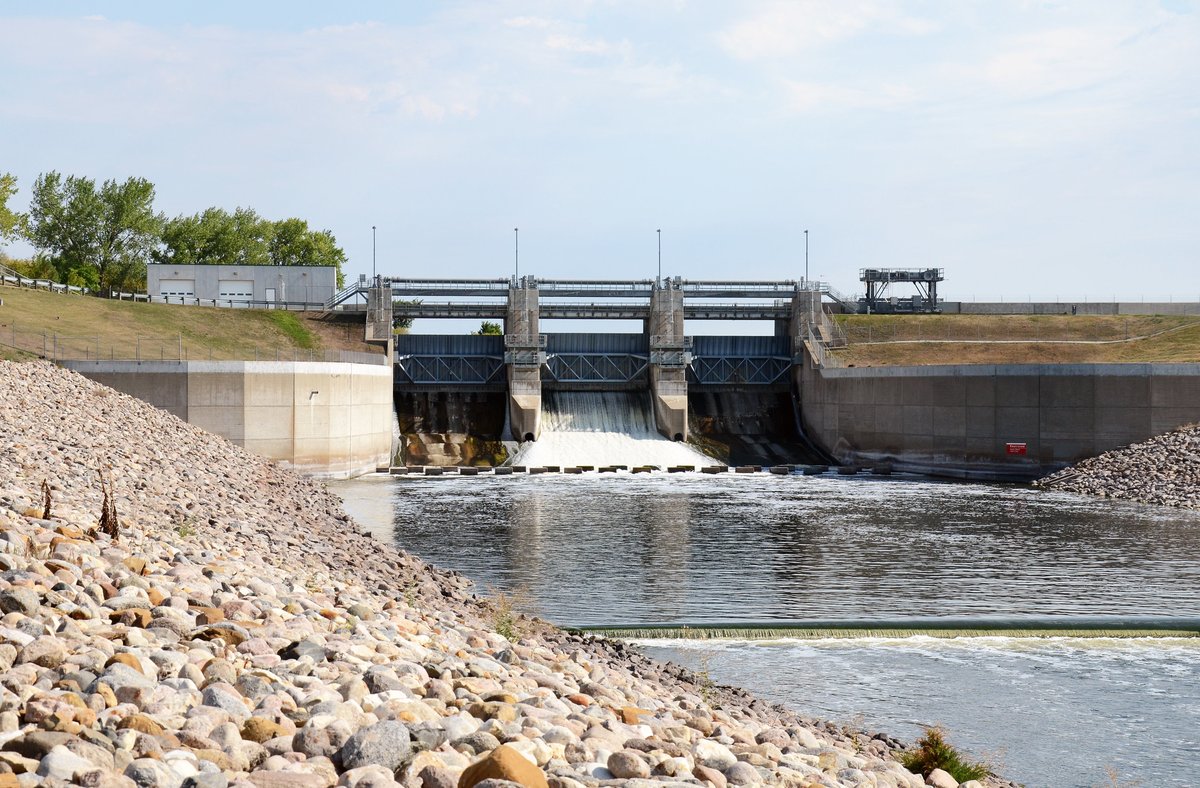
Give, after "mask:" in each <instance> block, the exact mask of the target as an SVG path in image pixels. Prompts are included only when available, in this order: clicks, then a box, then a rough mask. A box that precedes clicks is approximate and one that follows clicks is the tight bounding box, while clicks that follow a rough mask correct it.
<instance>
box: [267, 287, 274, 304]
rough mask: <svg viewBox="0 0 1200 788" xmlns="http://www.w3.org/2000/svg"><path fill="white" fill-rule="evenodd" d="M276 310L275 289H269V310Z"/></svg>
mask: <svg viewBox="0 0 1200 788" xmlns="http://www.w3.org/2000/svg"><path fill="white" fill-rule="evenodd" d="M274 308H275V288H273V287H268V288H267V309H274Z"/></svg>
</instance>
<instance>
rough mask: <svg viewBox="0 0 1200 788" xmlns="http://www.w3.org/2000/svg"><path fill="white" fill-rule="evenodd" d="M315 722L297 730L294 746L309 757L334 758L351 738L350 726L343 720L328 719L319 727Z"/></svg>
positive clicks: (293, 738) (293, 741)
mask: <svg viewBox="0 0 1200 788" xmlns="http://www.w3.org/2000/svg"><path fill="white" fill-rule="evenodd" d="M313 722H314V721H313V720H310V721H309V724H308V725H305V726H304V727H303V728H301V729H300V730H298V731H296V734H295V735H294V736H293V737H292V746H293V747H294V748H295V750H296V752H302V753H304V754H305V755H307V756H309V757H325V758H333V757H334V755H336V754H337V752H338V751H339V750H341V749H342V746H343V745H344V744H345V743H346V741H347V740H348V739H349V738H350V726H349V725H347V724H346V723H345V722H344V721H342V720H332V721H330V720H326V721H325V722H326V723H327V724H324V725H320V726H319V727H318V726H314V724H313Z"/></svg>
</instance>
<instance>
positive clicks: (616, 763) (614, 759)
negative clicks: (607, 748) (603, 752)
mask: <svg viewBox="0 0 1200 788" xmlns="http://www.w3.org/2000/svg"><path fill="white" fill-rule="evenodd" d="M606 765H607V766H608V770H609V771H610V772H612V774H613V777H616V778H618V779H621V780H624V779H630V778H635V777H637V778H648V777H649V776H650V765H649V764H648V763H646V762H645V761H644V760H642V758H641V756H639V755H638V754H637V753H636V752H633V751H630V750H622V751H621V752H614V753H613V754H612V755H610V756H608V763H607V764H606Z"/></svg>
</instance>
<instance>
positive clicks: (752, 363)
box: [691, 356, 792, 385]
mask: <svg viewBox="0 0 1200 788" xmlns="http://www.w3.org/2000/svg"><path fill="white" fill-rule="evenodd" d="M791 368H792V359H790V358H787V357H785V356H694V357H693V358H692V374H691V378H692V382H693V383H697V384H709V385H716V384H750V385H767V384H770V383H778V382H779V381H780V380H783V379H784V378H786V377H787V374H788V372H789V371H790V370H791Z"/></svg>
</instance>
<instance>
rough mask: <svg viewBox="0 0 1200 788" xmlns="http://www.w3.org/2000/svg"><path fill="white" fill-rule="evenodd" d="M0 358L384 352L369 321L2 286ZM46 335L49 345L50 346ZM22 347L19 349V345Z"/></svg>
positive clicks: (237, 357) (231, 356) (229, 357)
mask: <svg viewBox="0 0 1200 788" xmlns="http://www.w3.org/2000/svg"><path fill="white" fill-rule="evenodd" d="M0 300H3V302H4V304H3V306H0V358H5V359H15V360H25V359H30V358H36V357H37V356H40V355H41V353H42V347H43V341H45V345H46V347H47V349H48V350H52V348H53V347H54V343H55V337H56V336H57V345H58V347H59V349H60V351H59V352H60V356H62V357H69V358H84V357H87V358H96V357H97V356H99V357H100V358H134V357H135V356H139V357H141V358H149V359H154V358H160V357H162V358H171V359H174V358H177V357H178V355H179V349H180V346H181V344H182V347H183V351H184V357H185V358H189V359H209V358H213V359H225V360H247V359H254V358H262V359H273V358H276V357H277V356H278V357H280V358H293V357H296V358H300V357H303V358H308V355H309V352H310V351H311V352H312V353H314V354H319V353H321V352H323V351H326V350H353V351H360V352H373V353H378V352H380V351H379V349H378V348H376V347H373V346H371V345H368V344H366V343H365V342H363V341H362V337H363V323H362V318H361V317H359V318H358V319H356V320H352V321H347V322H332V321H330V320H321V319H320V316H319V314H318V313H314V312H283V311H277V310H265V309H217V308H213V307H194V306H172V305H167V304H145V303H135V302H131V301H110V300H107V299H103V298H94V297H91V296H81V295H72V294H62V293H50V292H46V291H43V290H25V289H19V288H12V287H0ZM43 337H45V340H43ZM14 346H15V347H14Z"/></svg>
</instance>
